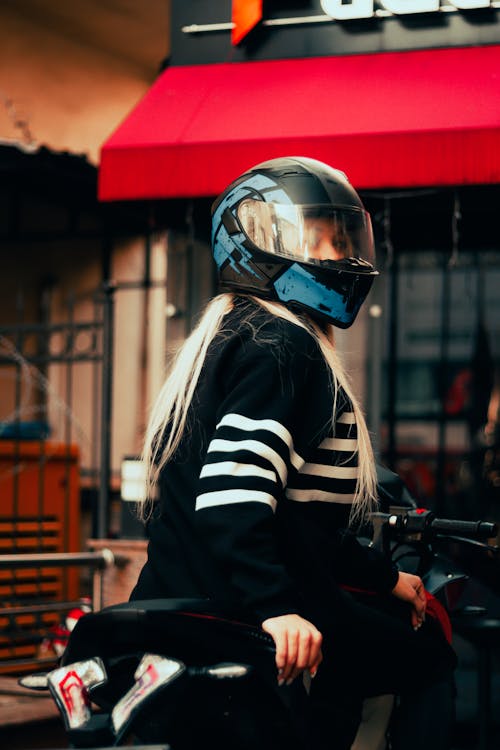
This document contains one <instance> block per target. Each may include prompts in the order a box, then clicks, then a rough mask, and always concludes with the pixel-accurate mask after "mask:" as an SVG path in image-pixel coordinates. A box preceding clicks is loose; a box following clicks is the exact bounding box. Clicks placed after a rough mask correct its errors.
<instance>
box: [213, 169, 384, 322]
mask: <svg viewBox="0 0 500 750" xmlns="http://www.w3.org/2000/svg"><path fill="white" fill-rule="evenodd" d="M212 250H213V254H214V258H215V262H216V265H217V269H218V274H219V281H220V286H221V288H222V289H226V290H230V291H240V292H245V293H247V294H254V295H256V296H257V297H262V298H264V299H270V300H277V301H280V302H282V303H284V304H285V305H287V306H290V307H299V308H302V309H304V310H306V311H307V312H308V313H309V314H310V315H312V316H313V317H316V318H318V319H320V320H326V321H327V322H329V323H333V324H334V325H336V326H338V327H340V328H348V327H349V326H350V325H351V324H352V323H353V322H354V319H355V318H356V315H357V313H358V311H359V308H360V307H361V305H362V303H363V301H364V300H365V298H366V295H367V294H368V292H369V291H370V287H371V285H372V282H373V278H374V276H376V275H377V273H378V272H377V271H376V270H375V250H374V242H373V233H372V228H371V221H370V215H369V214H368V213H367V211H366V210H365V208H364V206H363V204H362V202H361V199H360V197H359V196H358V194H357V193H356V191H355V190H354V188H353V187H352V185H351V184H350V183H349V180H348V179H347V177H346V175H345V174H344V173H343V172H341V171H339V170H338V169H334V168H332V167H330V166H328V165H327V164H323V163H322V162H320V161H316V160H315V159H309V158H306V157H283V158H278V159H271V160H269V161H265V162H263V163H262V164H258V165H257V166H255V167H253V168H252V169H249V170H248V171H247V172H245V173H244V174H243V175H241V176H240V177H238V179H236V180H235V181H234V182H232V183H231V184H230V185H229V186H228V187H227V188H226V190H224V192H223V193H222V194H221V195H220V196H219V197H218V198H217V199H216V200H215V202H214V204H213V206H212Z"/></svg>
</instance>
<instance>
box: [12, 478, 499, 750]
mask: <svg viewBox="0 0 500 750" xmlns="http://www.w3.org/2000/svg"><path fill="white" fill-rule="evenodd" d="M381 500H382V508H383V510H382V511H381V512H377V513H374V514H372V517H371V525H372V529H373V534H372V538H371V540H369V541H368V540H367V541H366V543H369V544H373V545H374V546H376V547H379V548H380V549H382V550H383V551H384V552H385V553H386V554H387V555H390V556H391V557H392V559H393V560H394V561H395V562H396V563H397V564H398V566H399V567H400V568H401V569H405V570H407V571H408V572H414V573H416V574H418V575H420V576H421V577H422V579H423V580H424V583H425V586H426V589H427V591H428V592H429V593H430V594H432V595H433V597H434V600H433V601H434V602H437V605H436V606H438V609H439V607H441V608H442V610H443V612H444V613H445V614H444V620H443V623H444V625H445V626H446V619H447V614H448V615H450V614H451V615H453V612H456V611H457V609H460V608H461V609H462V612H468V610H467V607H468V606H469V607H470V606H471V605H467V603H465V604H464V603H463V601H464V600H463V590H464V586H465V585H466V582H467V580H468V576H467V573H466V572H464V571H463V570H460V569H459V568H458V567H457V565H456V564H455V563H454V562H452V561H451V560H450V557H449V556H447V555H446V554H444V553H443V552H441V551H440V549H439V546H440V544H441V543H443V542H447V543H448V542H449V541H450V540H454V541H455V542H456V543H460V544H473V545H480V546H482V548H483V549H484V550H486V551H487V552H491V553H496V551H497V549H498V548H497V547H496V546H495V545H493V544H489V543H488V541H485V540H491V539H492V538H493V537H495V536H496V534H497V528H496V525H495V524H492V523H489V522H483V521H461V520H452V519H440V518H436V517H435V516H434V514H433V513H432V512H431V511H429V510H425V509H419V508H417V507H416V504H415V502H414V501H413V499H412V498H411V497H410V496H409V495H407V493H402V494H401V493H400V495H399V496H398V497H397V502H398V503H400V504H399V505H397V506H394V505H392V504H391V502H393V500H394V496H393V494H389V493H388V494H387V498H386V502H385V504H384V498H383V497H382V498H381ZM461 597H462V599H461ZM465 601H466V600H465ZM480 613H482V610H481V607H475V608H474V606H473V607H472V609H471V610H470V612H468V615H470V616H474V614H480ZM441 615H442V613H441ZM21 682H22V684H23V685H24V686H25V687H31V688H33V689H48V690H50V693H51V694H52V697H53V699H54V700H55V702H56V704H57V706H58V708H59V710H60V713H61V716H62V719H63V721H64V724H65V728H66V732H67V737H68V742H69V745H70V746H71V747H75V748H82V747H90V748H97V747H100V748H102V747H105V746H113V747H114V746H122V745H124V744H130V742H132V741H133V742H135V743H139V744H141V743H142V744H158V743H161V744H162V747H163V748H165V747H171V748H172V750H192V749H193V748H198V747H206V746H207V745H208V746H217V747H218V748H221V749H222V748H228V749H229V748H231V750H234V749H235V748H238V749H239V750H247V749H248V750H250V748H253V749H254V748H255V747H259V748H262V750H271V748H272V749H273V750H282V749H283V750H284V748H287V749H288V750H304V749H305V748H307V747H308V742H307V727H306V721H305V715H306V710H305V709H306V702H307V689H304V683H306V682H307V681H306V680H304V683H303V682H302V681H299V680H295V682H294V683H293V684H292V685H291V686H281V687H278V683H277V680H276V667H275V661H274V644H273V641H272V639H271V637H270V636H268V635H267V634H266V633H264V632H263V631H262V630H261V629H260V628H258V627H255V626H252V625H249V624H247V623H245V622H241V621H239V620H235V619H234V617H233V615H232V613H231V612H230V611H228V610H227V609H226V608H225V607H224V606H223V605H217V603H215V602H213V601H210V600H198V599H166V600H150V601H134V602H131V603H124V604H119V605H115V606H112V607H108V608H106V609H103V610H101V611H100V612H96V613H90V614H87V615H85V616H84V617H82V618H81V619H80V620H79V621H78V623H77V625H76V627H75V629H74V630H73V632H72V633H71V637H70V639H69V643H68V646H67V648H66V651H65V652H64V654H63V656H62V658H61V660H60V665H59V666H58V667H57V668H56V669H55V670H53V671H51V672H49V673H48V674H46V675H31V676H29V677H24V678H21ZM306 688H307V685H306ZM193 706H196V712H195V715H196V721H195V720H194V719H193V715H194V712H193ZM165 743H168V745H165Z"/></svg>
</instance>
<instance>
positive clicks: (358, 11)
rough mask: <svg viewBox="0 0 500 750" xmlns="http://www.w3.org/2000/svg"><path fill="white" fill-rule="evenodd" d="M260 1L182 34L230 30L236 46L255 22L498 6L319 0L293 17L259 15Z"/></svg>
mask: <svg viewBox="0 0 500 750" xmlns="http://www.w3.org/2000/svg"><path fill="white" fill-rule="evenodd" d="M262 7H263V2H262V0H233V3H232V15H231V21H229V22H222V23H203V24H199V23H189V24H187V25H182V27H181V29H182V32H183V33H184V34H190V35H192V34H206V33H210V32H218V31H231V42H232V44H233V45H235V46H236V45H238V44H239V43H240V42H241V41H242V40H243V39H245V38H246V36H247V34H248V33H249V32H250V31H251V30H252V29H254V28H255V27H256V26H258V25H259V24H260V25H262V26H274V27H278V26H281V27H286V26H288V27H292V26H304V25H311V24H313V25H315V24H322V23H335V22H336V21H349V20H353V19H360V18H385V17H397V16H409V15H415V14H419V13H432V14H438V13H460V12H461V11H470V10H479V9H485V8H497V9H498V8H500V0H320V2H319V7H320V8H321V10H322V11H323V13H324V15H322V14H316V15H312V16H310V15H303V16H295V17H293V18H283V17H278V18H263V10H262Z"/></svg>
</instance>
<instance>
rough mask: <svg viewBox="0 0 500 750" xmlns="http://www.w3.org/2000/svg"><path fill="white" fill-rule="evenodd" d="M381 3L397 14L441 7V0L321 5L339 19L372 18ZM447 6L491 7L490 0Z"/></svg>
mask: <svg viewBox="0 0 500 750" xmlns="http://www.w3.org/2000/svg"><path fill="white" fill-rule="evenodd" d="M376 4H377V5H380V6H381V7H382V9H383V10H385V11H387V12H388V14H389V13H392V14H394V15H395V16H402V15H407V14H409V13H432V12H435V11H438V10H439V8H440V0H377V3H376V2H375V0H350V2H343V1H342V0H321V7H322V8H323V10H324V11H325V13H326V15H327V16H330V17H331V18H335V19H336V20H338V21H346V20H348V19H350V18H371V17H372V16H374V15H376V9H375V5H376ZM445 6H446V7H448V8H450V7H451V8H453V9H458V10H471V9H474V8H489V7H490V6H491V1H490V0H446V3H445Z"/></svg>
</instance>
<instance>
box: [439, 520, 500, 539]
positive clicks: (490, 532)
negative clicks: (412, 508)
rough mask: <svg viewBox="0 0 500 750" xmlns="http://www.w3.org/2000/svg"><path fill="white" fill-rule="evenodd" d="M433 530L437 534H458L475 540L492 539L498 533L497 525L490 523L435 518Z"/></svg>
mask: <svg viewBox="0 0 500 750" xmlns="http://www.w3.org/2000/svg"><path fill="white" fill-rule="evenodd" d="M430 526H431V529H432V530H433V531H435V532H436V533H437V534H452V535H453V534H457V535H459V536H467V537H472V538H474V539H491V537H494V536H496V535H497V533H498V527H497V524H496V523H490V522H489V521H460V520H454V519H450V518H433V519H432V521H431V523H430Z"/></svg>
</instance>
